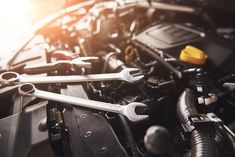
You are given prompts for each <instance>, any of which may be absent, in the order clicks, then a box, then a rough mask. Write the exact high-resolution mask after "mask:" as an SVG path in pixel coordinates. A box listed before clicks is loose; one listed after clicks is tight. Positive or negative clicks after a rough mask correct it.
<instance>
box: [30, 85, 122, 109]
mask: <svg viewBox="0 0 235 157" xmlns="http://www.w3.org/2000/svg"><path fill="white" fill-rule="evenodd" d="M28 96H34V97H38V98H42V99H46V100H52V101H57V102H61V103H67V104H71V105H75V106H80V107H86V108H91V109H97V110H101V111H107V112H113V113H122V108H123V107H122V106H121V105H118V104H111V103H105V102H99V101H94V100H88V99H82V98H77V97H72V96H67V95H61V94H57V93H51V92H46V91H42V90H38V89H35V91H34V92H33V93H32V94H28Z"/></svg>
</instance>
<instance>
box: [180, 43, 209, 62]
mask: <svg viewBox="0 0 235 157" xmlns="http://www.w3.org/2000/svg"><path fill="white" fill-rule="evenodd" d="M206 59H207V55H206V54H205V52H203V51H202V50H200V49H198V48H196V47H193V46H190V45H188V46H186V47H185V48H184V49H183V50H182V51H181V53H180V60H181V61H184V62H186V63H190V64H197V65H202V64H204V63H205V62H206Z"/></svg>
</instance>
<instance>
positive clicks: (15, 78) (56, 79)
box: [0, 68, 144, 85]
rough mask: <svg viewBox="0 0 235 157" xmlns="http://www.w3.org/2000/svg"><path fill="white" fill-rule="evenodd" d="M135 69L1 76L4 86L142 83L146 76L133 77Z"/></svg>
mask: <svg viewBox="0 0 235 157" xmlns="http://www.w3.org/2000/svg"><path fill="white" fill-rule="evenodd" d="M135 71H138V69H135V68H127V69H124V70H122V71H121V72H119V73H106V74H90V75H67V76H41V77H40V76H21V75H19V74H18V73H16V72H4V73H2V74H1V75H0V83H1V84H3V85H15V84H22V83H35V84H44V83H79V82H92V81H114V80H121V81H126V82H129V83H135V82H137V81H140V80H141V79H142V78H143V77H144V75H139V76H132V74H131V73H132V72H135Z"/></svg>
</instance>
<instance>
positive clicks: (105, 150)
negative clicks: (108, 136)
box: [100, 147, 108, 153]
mask: <svg viewBox="0 0 235 157" xmlns="http://www.w3.org/2000/svg"><path fill="white" fill-rule="evenodd" d="M100 151H101V152H102V153H106V152H107V151H108V148H107V147H101V148H100Z"/></svg>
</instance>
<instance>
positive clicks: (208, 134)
mask: <svg viewBox="0 0 235 157" xmlns="http://www.w3.org/2000/svg"><path fill="white" fill-rule="evenodd" d="M195 101H196V98H195V95H194V93H193V92H192V91H191V90H190V89H185V90H184V91H183V93H182V94H181V96H180V97H179V100H178V103H177V115H178V118H179V120H180V123H181V124H182V125H183V126H186V127H187V128H193V131H192V132H191V156H192V157H216V156H218V155H217V151H216V145H215V140H214V130H213V128H212V127H210V126H203V127H202V126H201V127H199V126H198V127H194V126H193V125H192V124H191V122H190V120H189V117H190V115H193V114H198V112H197V109H196V107H195V104H196V102H195Z"/></svg>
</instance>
